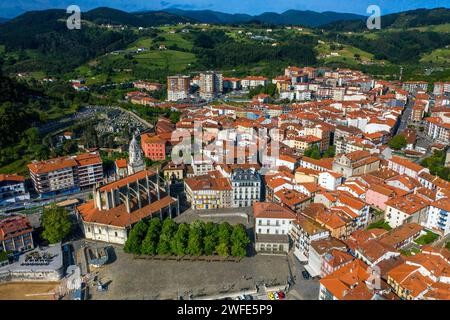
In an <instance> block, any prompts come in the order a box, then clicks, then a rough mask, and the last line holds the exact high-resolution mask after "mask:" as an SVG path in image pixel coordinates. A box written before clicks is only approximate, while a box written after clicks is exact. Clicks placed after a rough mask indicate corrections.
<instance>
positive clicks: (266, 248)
mask: <svg viewBox="0 0 450 320" xmlns="http://www.w3.org/2000/svg"><path fill="white" fill-rule="evenodd" d="M253 215H254V217H255V237H256V239H255V248H256V251H257V252H268V253H287V252H288V251H289V232H290V230H291V226H292V222H293V221H294V220H295V213H294V212H293V211H291V210H290V209H288V208H286V207H283V206H281V205H279V204H277V203H273V202H255V204H254V205H253Z"/></svg>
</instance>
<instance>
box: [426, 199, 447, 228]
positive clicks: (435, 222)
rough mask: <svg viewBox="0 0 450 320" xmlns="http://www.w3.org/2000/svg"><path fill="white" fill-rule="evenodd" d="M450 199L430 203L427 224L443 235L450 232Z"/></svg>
mask: <svg viewBox="0 0 450 320" xmlns="http://www.w3.org/2000/svg"><path fill="white" fill-rule="evenodd" d="M449 214H450V199H448V198H443V199H439V200H437V201H435V202H432V203H430V207H429V209H428V216H427V220H426V223H425V226H426V227H427V228H429V229H432V230H434V231H436V232H438V233H440V234H441V235H442V236H446V235H448V234H449V233H450V218H449Z"/></svg>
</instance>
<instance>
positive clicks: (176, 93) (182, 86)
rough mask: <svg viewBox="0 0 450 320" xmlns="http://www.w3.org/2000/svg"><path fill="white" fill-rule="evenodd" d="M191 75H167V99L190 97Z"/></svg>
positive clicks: (175, 99)
mask: <svg viewBox="0 0 450 320" xmlns="http://www.w3.org/2000/svg"><path fill="white" fill-rule="evenodd" d="M189 90H190V78H189V76H183V75H176V76H169V77H167V100H168V101H178V100H183V99H187V98H188V97H189Z"/></svg>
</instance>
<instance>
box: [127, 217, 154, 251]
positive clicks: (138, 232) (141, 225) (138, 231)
mask: <svg viewBox="0 0 450 320" xmlns="http://www.w3.org/2000/svg"><path fill="white" fill-rule="evenodd" d="M147 229H148V226H147V224H146V223H145V222H144V221H142V220H141V221H139V222H138V223H136V224H135V225H134V226H133V228H132V229H131V231H130V234H129V235H128V238H127V241H126V242H125V245H124V247H123V250H124V251H125V252H126V253H133V254H140V253H141V244H142V240H143V239H144V237H145V236H146V234H147Z"/></svg>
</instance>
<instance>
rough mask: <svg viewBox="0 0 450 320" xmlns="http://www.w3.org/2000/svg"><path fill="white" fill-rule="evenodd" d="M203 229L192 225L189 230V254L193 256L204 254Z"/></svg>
mask: <svg viewBox="0 0 450 320" xmlns="http://www.w3.org/2000/svg"><path fill="white" fill-rule="evenodd" d="M202 236H203V235H202V230H201V228H198V227H196V226H195V225H194V224H191V228H190V230H189V240H188V245H187V253H188V254H190V255H192V256H199V255H201V254H202V253H203V241H202V240H203V239H202Z"/></svg>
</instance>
